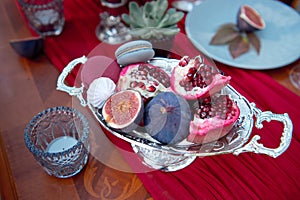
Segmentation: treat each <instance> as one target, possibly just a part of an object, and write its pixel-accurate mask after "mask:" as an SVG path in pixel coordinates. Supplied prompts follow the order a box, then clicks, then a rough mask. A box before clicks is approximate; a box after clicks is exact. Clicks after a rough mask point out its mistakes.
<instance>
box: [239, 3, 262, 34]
mask: <svg viewBox="0 0 300 200" xmlns="http://www.w3.org/2000/svg"><path fill="white" fill-rule="evenodd" d="M265 26H266V24H265V21H264V20H263V18H262V17H261V16H260V14H259V13H258V12H257V11H256V10H255V9H254V8H252V7H250V6H249V5H242V6H241V7H240V9H239V12H238V16H237V28H238V29H239V30H240V31H245V32H251V31H256V30H262V29H264V28H265Z"/></svg>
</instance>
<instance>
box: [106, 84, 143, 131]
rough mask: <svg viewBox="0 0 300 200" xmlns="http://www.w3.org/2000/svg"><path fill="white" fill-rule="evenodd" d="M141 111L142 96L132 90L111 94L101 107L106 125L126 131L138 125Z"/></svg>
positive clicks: (141, 115)
mask: <svg viewBox="0 0 300 200" xmlns="http://www.w3.org/2000/svg"><path fill="white" fill-rule="evenodd" d="M143 113H144V103H143V101H142V97H141V95H140V94H139V92H137V91H134V90H125V91H121V92H117V93H115V94H113V95H112V96H111V97H110V98H109V99H108V100H107V101H106V102H105V104H104V106H103V109H102V115H103V118H104V120H105V121H106V123H107V125H108V126H110V127H112V128H115V129H119V130H121V131H123V132H126V133H127V132H130V131H132V130H134V129H136V128H137V127H138V125H139V123H140V122H141V120H142V118H143Z"/></svg>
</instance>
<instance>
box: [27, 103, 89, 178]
mask: <svg viewBox="0 0 300 200" xmlns="http://www.w3.org/2000/svg"><path fill="white" fill-rule="evenodd" d="M88 135H89V125H88V122H87V119H86V118H85V116H84V115H83V114H81V113H80V112H79V111H78V110H76V109H74V108H69V107H64V106H61V107H54V108H48V109H46V110H44V111H42V112H40V113H39V114H37V115H36V116H34V117H33V119H32V120H31V121H30V122H29V124H28V125H27V126H26V128H25V130H24V142H25V145H26V147H27V148H28V149H29V151H30V152H31V153H32V154H33V156H34V158H35V159H36V161H37V162H38V163H39V164H40V165H41V166H42V167H43V168H44V169H45V171H46V172H47V173H48V174H49V175H52V176H55V177H58V178H68V177H71V176H74V175H75V174H77V173H79V172H80V171H81V170H82V169H83V167H84V166H85V165H86V163H87V161H88V154H89V149H90V145H89V141H88Z"/></svg>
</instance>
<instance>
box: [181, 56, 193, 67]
mask: <svg viewBox="0 0 300 200" xmlns="http://www.w3.org/2000/svg"><path fill="white" fill-rule="evenodd" d="M189 61H190V59H189V57H187V56H183V57H182V59H181V60H180V61H179V64H178V65H179V66H180V67H185V66H187V64H188V63H189Z"/></svg>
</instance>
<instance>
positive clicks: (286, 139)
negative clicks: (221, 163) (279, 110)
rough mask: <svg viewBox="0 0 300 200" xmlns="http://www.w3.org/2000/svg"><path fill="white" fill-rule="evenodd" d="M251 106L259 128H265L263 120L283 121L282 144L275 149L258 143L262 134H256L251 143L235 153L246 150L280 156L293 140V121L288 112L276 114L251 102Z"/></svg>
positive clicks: (274, 156)
mask: <svg viewBox="0 0 300 200" xmlns="http://www.w3.org/2000/svg"><path fill="white" fill-rule="evenodd" d="M251 107H252V109H253V111H254V114H255V116H256V118H257V119H256V122H255V126H256V127H257V128H259V129H261V128H263V124H262V122H263V121H267V122H270V121H271V120H276V121H279V122H282V123H283V125H284V127H283V132H282V136H281V138H280V145H279V146H278V147H277V148H275V149H272V148H267V147H264V146H263V144H261V143H258V140H259V139H260V136H259V135H254V136H253V138H252V139H251V141H250V142H249V143H247V144H246V145H245V146H243V147H241V148H238V149H236V150H235V151H234V152H233V154H234V155H239V154H240V153H244V152H254V153H260V154H266V155H268V156H271V157H273V158H276V157H278V156H280V155H281V154H282V153H283V152H285V151H286V150H287V148H288V147H289V145H290V143H291V140H292V132H293V123H292V121H291V119H290V118H289V116H288V114H287V113H284V114H274V113H272V112H270V111H265V112H262V111H261V110H260V109H258V108H257V107H256V105H255V104H254V103H251Z"/></svg>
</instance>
